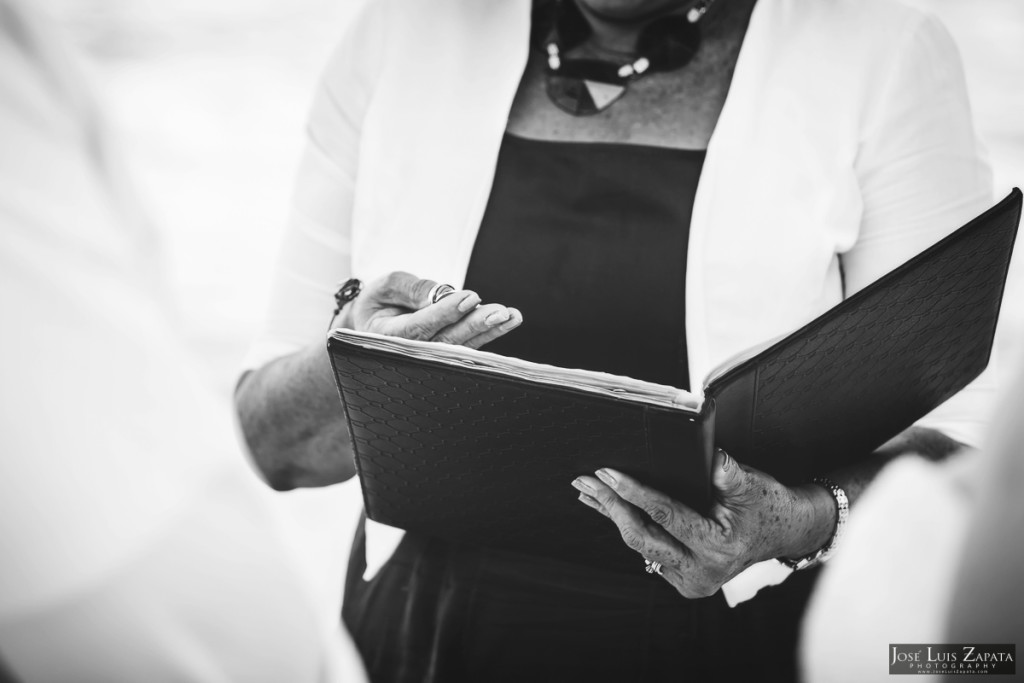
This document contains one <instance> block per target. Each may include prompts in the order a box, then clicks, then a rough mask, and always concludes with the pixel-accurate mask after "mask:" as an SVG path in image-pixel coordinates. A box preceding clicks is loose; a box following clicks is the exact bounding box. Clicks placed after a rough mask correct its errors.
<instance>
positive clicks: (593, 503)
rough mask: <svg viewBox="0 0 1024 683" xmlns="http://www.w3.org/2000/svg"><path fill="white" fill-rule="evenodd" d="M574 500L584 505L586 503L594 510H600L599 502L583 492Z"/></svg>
mask: <svg viewBox="0 0 1024 683" xmlns="http://www.w3.org/2000/svg"><path fill="white" fill-rule="evenodd" d="M576 500H578V501H580V502H581V503H583V504H584V505H588V506H590V507H592V508H594V509H595V510H600V509H601V504H600V503H598V502H597V500H596V499H594V498H592V497H590V496H588V495H587V494H585V493H581V494H580V495H579V497H578V498H577V499H576Z"/></svg>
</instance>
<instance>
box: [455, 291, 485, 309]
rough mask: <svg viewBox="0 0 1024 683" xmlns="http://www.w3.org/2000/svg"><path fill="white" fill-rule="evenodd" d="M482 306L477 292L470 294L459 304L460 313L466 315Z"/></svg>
mask: <svg viewBox="0 0 1024 683" xmlns="http://www.w3.org/2000/svg"><path fill="white" fill-rule="evenodd" d="M479 304H480V297H479V296H477V295H476V292H469V293H467V294H466V296H465V297H463V299H462V301H460V302H459V312H460V313H465V312H466V311H469V310H472V309H474V308H476V307H477V306H478V305H479Z"/></svg>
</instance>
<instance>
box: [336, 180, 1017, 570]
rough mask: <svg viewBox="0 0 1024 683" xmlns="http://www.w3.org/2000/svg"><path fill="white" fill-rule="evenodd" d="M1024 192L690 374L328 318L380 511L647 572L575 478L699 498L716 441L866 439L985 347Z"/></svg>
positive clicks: (775, 451)
mask: <svg viewBox="0 0 1024 683" xmlns="http://www.w3.org/2000/svg"><path fill="white" fill-rule="evenodd" d="M1020 213H1021V193H1020V191H1019V190H1014V191H1013V193H1011V194H1010V195H1009V196H1008V197H1007V198H1006V199H1005V200H1003V201H1002V202H1000V203H999V204H998V205H996V206H995V207H994V208H992V209H990V210H989V211H987V212H985V213H984V214H982V215H981V216H979V217H978V218H976V219H975V220H973V221H971V222H970V223H968V224H967V225H966V226H964V227H962V228H960V229H959V230H957V231H956V232H954V233H953V234H951V235H950V236H948V237H946V238H945V239H943V240H941V241H940V242H938V243H937V244H935V245H933V246H932V247H930V248H928V249H927V250H925V251H924V252H922V253H921V254H919V255H917V256H916V257H914V258H913V259H911V260H910V261H908V262H906V263H904V264H903V265H901V266H900V267H899V268H897V269H895V270H893V271H892V272H890V273H888V274H887V275H885V276H883V277H882V278H880V279H879V280H877V281H876V282H874V283H872V284H871V285H869V286H868V287H866V288H864V289H863V290H862V291H860V292H858V293H856V294H855V295H853V296H851V297H850V298H849V299H847V300H846V301H843V302H842V303H840V304H839V305H837V306H835V307H834V308H832V309H831V310H829V311H827V312H826V313H824V314H823V315H821V316H819V317H818V318H816V319H814V320H813V321H811V322H810V323H808V324H807V325H805V326H804V327H802V328H801V329H799V330H796V331H794V332H793V333H791V334H789V335H787V336H785V337H783V338H782V339H779V340H777V341H774V342H770V343H768V344H767V345H766V346H765V347H764V348H759V349H753V350H750V351H749V352H747V353H744V354H741V356H739V357H738V358H736V359H734V360H733V361H731V362H729V363H726V364H725V365H724V366H722V367H720V368H718V369H716V370H715V371H714V372H712V373H711V375H709V377H708V378H707V379H706V381H705V384H704V386H703V387H702V389H701V390H700V391H697V392H693V393H691V392H687V391H683V390H681V389H677V388H673V387H667V386H661V385H657V384H652V383H649V382H643V381H640V380H635V379H631V378H628V377H618V376H614V375H608V374H604V373H599V372H591V371H585V370H575V369H566V368H556V367H552V366H547V365H541V364H537V363H530V362H527V361H522V360H518V359H514V358H507V357H504V356H499V355H496V354H492V353H488V352H486V351H478V350H472V349H467V348H464V347H457V346H451V345H445V344H438V343H433V342H417V341H409V340H403V339H397V338H392V337H382V336H379V335H372V334H365V333H359V332H354V331H351V330H344V329H337V330H333V331H332V332H331V334H330V336H329V339H328V350H329V353H330V356H331V362H332V364H333V367H334V371H335V376H336V379H337V382H338V388H339V391H340V395H341V398H342V403H343V406H344V410H345V415H346V419H347V422H348V425H349V428H350V430H351V433H352V437H353V441H354V444H355V457H356V466H357V468H358V470H359V473H360V480H361V484H362V487H363V498H364V503H365V506H366V512H367V515H368V516H369V517H370V518H371V519H375V520H377V521H380V522H383V523H386V524H391V525H394V526H398V527H402V528H405V529H409V530H414V531H419V532H423V533H428V534H433V535H437V536H440V537H443V538H447V539H449V540H452V541H456V542H467V543H473V544H478V545H490V546H495V547H499V548H504V549H510V550H516V551H522V552H532V553H540V554H544V555H547V556H551V557H556V558H563V559H566V560H571V561H579V562H585V563H588V564H595V563H596V564H598V565H601V566H606V567H607V568H609V569H610V570H619V569H621V570H623V571H630V572H633V571H635V564H636V558H635V556H633V554H632V553H631V551H629V550H628V549H626V547H625V546H624V545H623V544H622V542H621V540H620V539H619V538H618V535H617V532H616V530H615V528H614V526H613V525H610V524H607V522H606V520H602V519H600V518H599V516H598V515H594V514H593V513H592V512H591V511H589V510H587V509H585V508H584V507H583V506H582V505H580V504H579V503H577V502H576V493H575V491H574V490H573V489H572V488H571V486H570V482H571V481H572V480H573V479H574V478H575V477H576V476H578V475H580V474H585V473H590V472H593V471H594V470H595V469H597V468H598V467H604V466H607V467H613V468H616V469H619V470H622V471H624V472H626V473H628V474H631V475H633V476H635V477H636V478H638V479H639V480H640V481H642V482H644V483H646V484H648V485H650V486H653V487H655V488H658V489H660V490H662V491H664V492H665V493H667V494H669V495H671V496H673V497H675V498H678V499H680V500H682V501H684V502H686V503H688V504H690V505H692V506H694V507H696V508H697V509H706V508H707V507H708V506H709V505H710V503H711V490H710V469H709V468H710V463H711V456H712V452H713V449H714V448H715V447H716V446H717V447H721V448H724V449H726V450H727V451H728V452H729V453H730V454H731V455H733V456H734V457H735V458H736V459H737V460H738V461H740V462H742V463H744V464H747V465H750V466H752V467H756V468H758V469H761V470H764V471H766V472H768V473H770V474H772V475H773V476H775V477H776V478H778V479H779V480H780V481H782V482H784V483H789V484H793V483H799V482H801V481H804V480H806V479H809V478H810V477H811V476H814V475H815V474H819V473H824V472H828V471H831V470H833V469H836V468H838V467H842V466H843V465H846V464H849V463H851V462H853V461H854V460H856V459H858V458H862V457H865V456H868V455H869V454H870V453H871V452H872V451H873V450H874V449H875V448H877V447H878V446H880V445H881V444H882V443H884V442H885V441H887V440H888V439H890V438H892V437H893V436H895V435H896V434H898V433H899V432H900V431H902V430H904V429H906V428H907V427H909V426H910V425H911V424H912V423H913V422H915V421H916V420H918V419H920V418H921V417H923V416H924V415H925V414H927V413H928V412H930V411H931V410H932V409H933V408H935V407H936V406H938V405H939V404H940V403H942V402H943V401H945V400H946V399H948V398H949V397H950V396H952V395H953V394H955V393H956V392H957V391H959V390H960V389H962V388H963V387H964V386H966V385H967V384H968V383H969V382H970V381H971V380H973V379H974V378H975V377H977V376H978V375H979V374H980V373H981V371H982V370H983V369H984V368H985V366H986V365H987V364H988V359H989V355H990V353H991V349H992V341H993V335H994V333H995V326H996V321H997V319H998V314H999V307H1000V303H1001V300H1002V292H1003V286H1004V283H1005V279H1006V273H1007V269H1008V267H1009V260H1010V254H1011V252H1012V248H1013V242H1014V238H1015V236H1016V231H1017V226H1018V223H1019V220H1020Z"/></svg>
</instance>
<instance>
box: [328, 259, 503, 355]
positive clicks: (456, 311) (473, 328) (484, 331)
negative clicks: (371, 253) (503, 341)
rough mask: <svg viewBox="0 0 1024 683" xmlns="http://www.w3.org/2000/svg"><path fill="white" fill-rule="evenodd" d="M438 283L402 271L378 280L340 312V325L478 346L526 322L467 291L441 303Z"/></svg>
mask: <svg viewBox="0 0 1024 683" xmlns="http://www.w3.org/2000/svg"><path fill="white" fill-rule="evenodd" d="M435 284H436V283H435V282H434V281H433V280H424V279H420V278H418V277H416V276H415V275H411V274H409V273H403V272H393V273H389V274H388V275H385V276H384V277H382V278H379V279H377V280H374V281H373V282H371V283H369V284H368V285H367V286H366V287H364V288H363V291H362V292H361V293H360V294H359V296H357V297H356V298H355V299H353V300H352V302H351V303H350V304H349V305H348V306H346V307H345V309H344V311H343V312H342V317H341V320H340V321H339V322H340V325H341V326H342V327H347V328H350V329H354V330H359V331H363V332H375V333H377V334H386V335H390V336H392V337H403V338H405V339H421V340H427V341H438V342H444V343H447V344H461V345H463V346H469V347H471V348H480V347H481V346H483V345H484V344H486V343H488V342H491V341H494V340H495V339H497V338H498V337H500V336H502V335H504V334H506V333H507V332H510V331H511V330H514V329H515V328H516V327H518V326H519V325H520V324H521V323H522V322H523V316H522V314H521V313H520V312H519V311H518V310H516V309H515V308H507V307H505V306H502V305H501V304H482V303H481V301H480V297H479V296H478V295H477V294H476V293H475V292H471V291H467V290H462V291H456V292H454V293H452V294H450V295H448V296H446V297H444V298H443V299H441V300H440V301H438V302H437V303H431V302H430V300H429V296H430V290H431V289H433V287H434V285H435Z"/></svg>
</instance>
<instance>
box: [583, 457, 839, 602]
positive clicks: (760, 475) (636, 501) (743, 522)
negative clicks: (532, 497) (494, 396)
mask: <svg viewBox="0 0 1024 683" xmlns="http://www.w3.org/2000/svg"><path fill="white" fill-rule="evenodd" d="M712 469H713V473H712V483H713V485H714V488H715V501H714V504H713V506H712V508H711V510H710V512H709V513H708V516H707V517H705V516H703V515H700V514H699V513H697V512H696V511H695V510H693V509H692V508H690V507H688V506H686V505H684V504H682V503H680V502H678V501H676V500H673V499H671V498H669V497H668V496H666V495H664V494H663V493H660V492H658V491H655V490H654V489H651V488H648V487H646V486H643V485H641V484H640V483H639V482H637V481H636V480H635V479H632V478H631V477H628V476H626V475H625V474H622V473H621V472H617V471H615V470H610V469H607V468H605V469H601V470H598V471H597V473H596V474H597V477H598V478H594V477H590V476H582V477H579V478H578V479H576V480H575V481H573V486H574V487H575V488H576V489H577V490H578V491H580V497H579V499H580V501H582V502H583V503H585V504H587V505H589V506H590V507H592V508H594V509H596V510H598V511H599V512H601V513H602V514H604V515H605V516H606V517H608V518H610V519H611V520H612V521H613V522H614V523H615V525H616V526H617V527H618V528H619V532H620V533H621V534H622V539H623V541H625V542H626V545H628V546H629V547H630V548H632V549H633V550H635V551H636V552H638V553H640V554H641V555H643V556H644V557H645V558H647V559H649V560H651V561H653V562H660V563H661V564H662V565H663V570H662V572H663V573H662V576H663V577H664V578H665V579H666V580H667V581H668V582H669V583H671V584H672V585H673V586H674V587H675V588H676V590H678V591H679V592H680V593H681V594H682V595H683V596H685V597H687V598H702V597H707V596H709V595H713V594H714V593H715V592H717V591H718V589H719V588H720V587H721V586H722V584H724V583H725V582H726V581H728V580H729V579H731V578H732V577H734V576H736V575H737V574H739V573H740V572H741V571H743V570H744V569H746V568H747V567H749V566H750V565H752V564H754V563H755V562H759V561H761V560H766V559H769V558H775V557H782V556H785V557H802V556H804V555H808V554H810V553H811V552H813V551H815V550H816V549H818V548H820V547H821V546H822V545H823V544H824V543H825V542H826V541H827V540H828V537H829V534H830V531H829V530H830V529H831V526H830V524H831V523H832V522H830V521H829V519H828V517H829V508H828V507H827V506H828V505H829V504H831V500H830V498H831V497H830V496H829V494H828V492H827V491H825V490H824V489H822V488H821V487H817V486H813V485H810V486H807V487H798V488H788V487H786V486H783V485H782V484H780V483H779V482H778V481H776V480H775V479H773V478H772V477H770V476H769V475H767V474H765V473H764V472H760V471H758V470H755V469H753V468H749V467H744V466H743V465H740V464H739V463H737V462H736V461H735V460H733V459H732V458H730V457H729V456H728V455H727V454H726V453H725V451H721V450H719V451H718V452H717V453H716V454H715V458H714V461H713V464H712ZM815 489H817V491H816V490H815ZM822 493H824V495H825V496H826V497H827V498H825V499H822V498H821V494H822ZM823 517H824V519H823ZM833 521H834V520H833Z"/></svg>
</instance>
